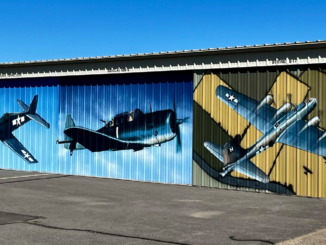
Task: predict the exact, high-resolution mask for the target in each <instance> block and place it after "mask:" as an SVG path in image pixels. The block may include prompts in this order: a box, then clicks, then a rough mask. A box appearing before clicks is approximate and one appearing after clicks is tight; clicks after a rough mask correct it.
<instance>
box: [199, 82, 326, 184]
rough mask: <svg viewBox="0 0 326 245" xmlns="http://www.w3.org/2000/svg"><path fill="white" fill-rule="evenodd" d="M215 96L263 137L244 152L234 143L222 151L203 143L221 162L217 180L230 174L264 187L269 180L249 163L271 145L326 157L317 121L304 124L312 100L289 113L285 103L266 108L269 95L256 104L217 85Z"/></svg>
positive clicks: (270, 99) (325, 134)
mask: <svg viewBox="0 0 326 245" xmlns="http://www.w3.org/2000/svg"><path fill="white" fill-rule="evenodd" d="M216 96H217V98H218V99H220V100H221V101H222V102H223V103H225V104H226V105H228V106H229V107H230V108H231V109H233V110H234V111H235V112H237V113H238V114H239V115H241V116H242V117H243V118H245V119H246V120H247V121H249V122H250V123H251V124H252V125H253V126H254V127H255V128H256V129H258V130H259V131H260V132H262V133H263V136H262V137H261V138H260V139H259V140H258V141H257V142H256V143H254V144H253V145H252V146H250V147H249V148H248V149H243V148H241V146H240V145H239V144H238V143H237V142H236V141H235V140H231V141H230V142H228V143H226V144H225V145H224V147H222V146H219V145H217V144H213V143H211V142H205V143H204V146H205V147H206V148H207V149H208V150H209V151H210V152H211V153H212V154H213V155H214V156H215V157H217V158H218V159H219V160H220V161H221V162H223V164H224V167H223V169H222V172H220V176H221V177H224V176H225V175H227V174H228V173H230V172H231V171H237V172H239V173H242V174H244V175H247V176H248V177H250V178H253V179H256V180H258V181H260V182H263V183H268V182H269V177H268V176H267V175H266V174H265V173H264V172H263V171H262V170H261V169H259V168H258V167H257V166H256V165H255V164H254V163H252V162H251V161H250V159H251V158H253V157H254V156H256V155H257V154H259V153H261V152H263V151H265V150H266V149H267V148H269V147H272V146H273V145H274V144H275V143H282V144H285V145H288V146H292V147H296V148H298V149H301V150H304V151H307V152H311V153H314V154H317V155H320V156H323V157H326V132H324V131H321V130H320V129H318V128H317V127H316V126H317V125H318V124H319V122H320V119H319V118H318V117H314V118H312V119H310V120H309V121H308V122H306V121H305V120H304V118H305V117H306V116H307V115H308V114H309V113H310V112H311V111H312V110H313V109H314V108H315V107H316V105H317V100H316V99H315V98H310V99H308V100H307V101H304V102H302V103H301V104H299V105H298V106H296V107H294V108H293V109H292V105H291V104H290V103H285V104H284V105H283V106H281V107H280V108H279V109H278V110H277V109H275V108H273V107H271V106H270V105H271V104H272V102H273V96H272V95H267V96H266V97H265V98H264V99H263V100H262V101H261V102H260V103H259V102H258V101H256V100H254V99H252V98H249V97H247V96H246V95H244V94H240V93H237V92H235V91H233V90H231V89H229V88H227V87H224V86H222V85H220V86H218V87H217V88H216ZM291 109H292V110H291Z"/></svg>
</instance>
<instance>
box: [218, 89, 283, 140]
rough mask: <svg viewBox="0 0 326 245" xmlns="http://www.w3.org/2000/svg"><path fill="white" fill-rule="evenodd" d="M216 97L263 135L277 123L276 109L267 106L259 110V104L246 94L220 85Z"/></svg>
mask: <svg viewBox="0 0 326 245" xmlns="http://www.w3.org/2000/svg"><path fill="white" fill-rule="evenodd" d="M216 97H217V98H219V99H220V100H221V101H222V102H223V103H225V104H226V105H228V106H229V107H230V108H231V109H233V110H234V111H235V112H237V113H238V114H239V115H241V116H242V117H243V118H245V119H246V120H247V121H248V122H250V123H251V124H252V125H254V127H255V128H257V129H258V130H259V131H260V132H262V133H263V134H264V133H266V132H267V130H269V129H270V128H271V127H272V126H273V123H274V122H275V118H274V115H275V113H276V111H277V110H276V109H275V108H273V107H271V106H269V105H267V104H265V105H263V106H261V107H260V108H259V109H258V110H257V107H258V105H259V102H258V101H256V100H254V99H252V98H249V97H248V96H246V95H244V94H240V93H238V92H235V91H234V90H231V89H229V88H227V87H224V86H222V85H219V86H218V87H217V88H216Z"/></svg>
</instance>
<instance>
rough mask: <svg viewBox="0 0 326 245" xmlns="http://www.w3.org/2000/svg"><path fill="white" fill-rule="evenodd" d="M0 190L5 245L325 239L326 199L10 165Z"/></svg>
mask: <svg viewBox="0 0 326 245" xmlns="http://www.w3.org/2000/svg"><path fill="white" fill-rule="evenodd" d="M0 193H1V202H0V225H1V226H0V244H1V245H6V244H10V245H16V244H17V245H18V244H19V245H20V244H24V245H26V244H42V245H43V244H56V245H57V244H69V245H75V244H76V245H84V244H137V245H138V244H145V245H147V244H153V245H159V244H184V245H186V244H198V245H206V244H240V245H242V244H276V243H279V244H326V231H324V229H326V211H325V210H326V200H324V199H314V198H303V197H294V196H282V195H276V194H263V193H254V192H244V191H234V190H222V189H214V188H201V187H192V186H181V185H168V184H158V183H144V182H136V181H127V180H114V179H103V178H91V177H80V176H69V175H56V174H46V173H38V172H19V171H8V170H0ZM300 239H301V240H300ZM316 239H317V240H316ZM303 241H304V243H303Z"/></svg>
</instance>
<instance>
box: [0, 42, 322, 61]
mask: <svg viewBox="0 0 326 245" xmlns="http://www.w3.org/2000/svg"><path fill="white" fill-rule="evenodd" d="M320 46H322V47H326V40H317V41H305V42H293V43H288V42H286V43H282V44H280V43H275V44H263V45H245V46H235V47H224V48H208V49H192V50H182V51H167V52H153V53H140V54H129V55H111V56H96V57H83V58H71V59H54V60H36V61H23V62H5V63H0V67H8V66H30V65H32V66H33V65H52V64H55V63H57V64H58V63H60V64H65V63H66V64H67V63H80V62H102V61H112V62H114V61H115V60H130V59H152V58H158V57H162V58H164V57H173V56H174V57H176V56H191V55H212V54H219V53H220V54H227V53H236V52H263V51H275V50H280V49H304V48H308V47H309V48H320Z"/></svg>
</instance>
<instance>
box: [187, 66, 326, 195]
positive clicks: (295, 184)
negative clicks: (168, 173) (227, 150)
mask: <svg viewBox="0 0 326 245" xmlns="http://www.w3.org/2000/svg"><path fill="white" fill-rule="evenodd" d="M198 76H200V74H198V75H197V76H196V75H195V76H194V77H198ZM325 82H326V73H325V72H324V71H323V70H322V69H319V68H318V67H312V68H304V67H290V68H288V69H285V68H282V69H281V70H280V69H279V70H278V69H275V68H260V69H247V70H246V69H241V70H238V71H236V70H225V71H223V70H220V71H218V72H216V73H206V74H205V75H204V77H203V78H202V80H201V82H200V83H199V84H198V85H197V87H196V88H195V90H194V144H193V145H194V152H193V184H194V185H200V186H211V187H220V188H229V189H245V190H253V191H259V192H261V191H266V192H275V193H281V194H292V195H293V194H295V195H299V196H309V197H323V198H325V197H326V188H325V186H326V179H325V174H326V167H325V159H324V158H323V157H322V156H318V155H316V154H312V153H309V152H306V151H304V150H300V149H298V148H295V147H291V146H287V145H283V144H280V143H276V144H275V145H274V146H273V147H270V148H268V149H267V150H266V151H264V152H263V153H260V154H258V155H257V156H256V157H253V158H252V159H251V161H252V162H253V163H254V164H255V165H256V166H257V167H259V168H260V169H261V170H262V171H263V172H265V173H266V174H267V175H269V177H270V182H269V183H268V184H262V183H260V182H258V181H255V180H252V179H251V180H250V179H249V178H248V177H247V176H246V175H244V174H240V173H238V172H236V171H233V172H231V174H230V175H228V177H227V178H224V179H223V178H220V177H218V172H219V171H221V168H222V166H223V165H222V163H221V162H220V161H219V160H218V159H217V158H216V157H215V156H214V155H212V154H211V153H210V152H209V151H208V150H207V149H206V148H205V147H204V145H203V143H204V142H205V141H209V142H213V143H216V144H219V145H221V146H223V145H224V144H225V143H226V142H228V141H229V140H231V139H232V138H233V137H235V136H236V135H237V134H240V135H241V136H242V138H241V143H240V145H241V146H242V147H243V148H245V149H246V148H248V147H250V146H251V145H252V144H254V143H255V142H256V141H257V140H258V139H259V138H260V137H261V136H262V133H261V132H259V131H258V130H257V129H256V128H255V127H254V126H253V125H251V124H250V123H249V122H248V121H247V120H245V119H244V118H243V117H242V116H240V115H239V114H237V113H236V112H234V111H233V110H232V109H230V108H229V107H228V106H226V105H225V104H223V103H221V102H220V101H219V99H217V98H216V95H215V90H216V88H217V86H218V85H223V86H226V87H229V88H231V89H233V90H234V91H237V92H239V93H242V94H244V95H246V96H248V97H250V98H253V99H255V100H257V101H261V100H262V99H263V98H264V97H265V96H266V95H267V94H272V95H273V96H274V103H273V104H272V107H275V108H276V109H278V108H280V107H281V106H282V105H283V104H284V103H286V102H291V103H292V104H293V105H295V106H296V105H298V104H300V103H301V102H302V101H304V100H306V99H308V98H310V97H313V98H317V102H318V103H317V107H316V108H315V109H314V110H313V111H312V112H311V113H310V114H309V116H308V119H311V118H312V117H314V116H319V117H320V120H321V122H320V124H319V128H320V129H321V130H323V131H325V127H326V113H324V110H325V108H324V106H325V105H326V99H325V97H324V96H323V94H325V92H326V86H325V84H326V83H325ZM308 137H309V136H308ZM307 144H311V142H309V140H308V141H307ZM304 167H307V168H308V169H309V170H310V171H311V172H312V173H305V168H304ZM226 179H227V181H226Z"/></svg>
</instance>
